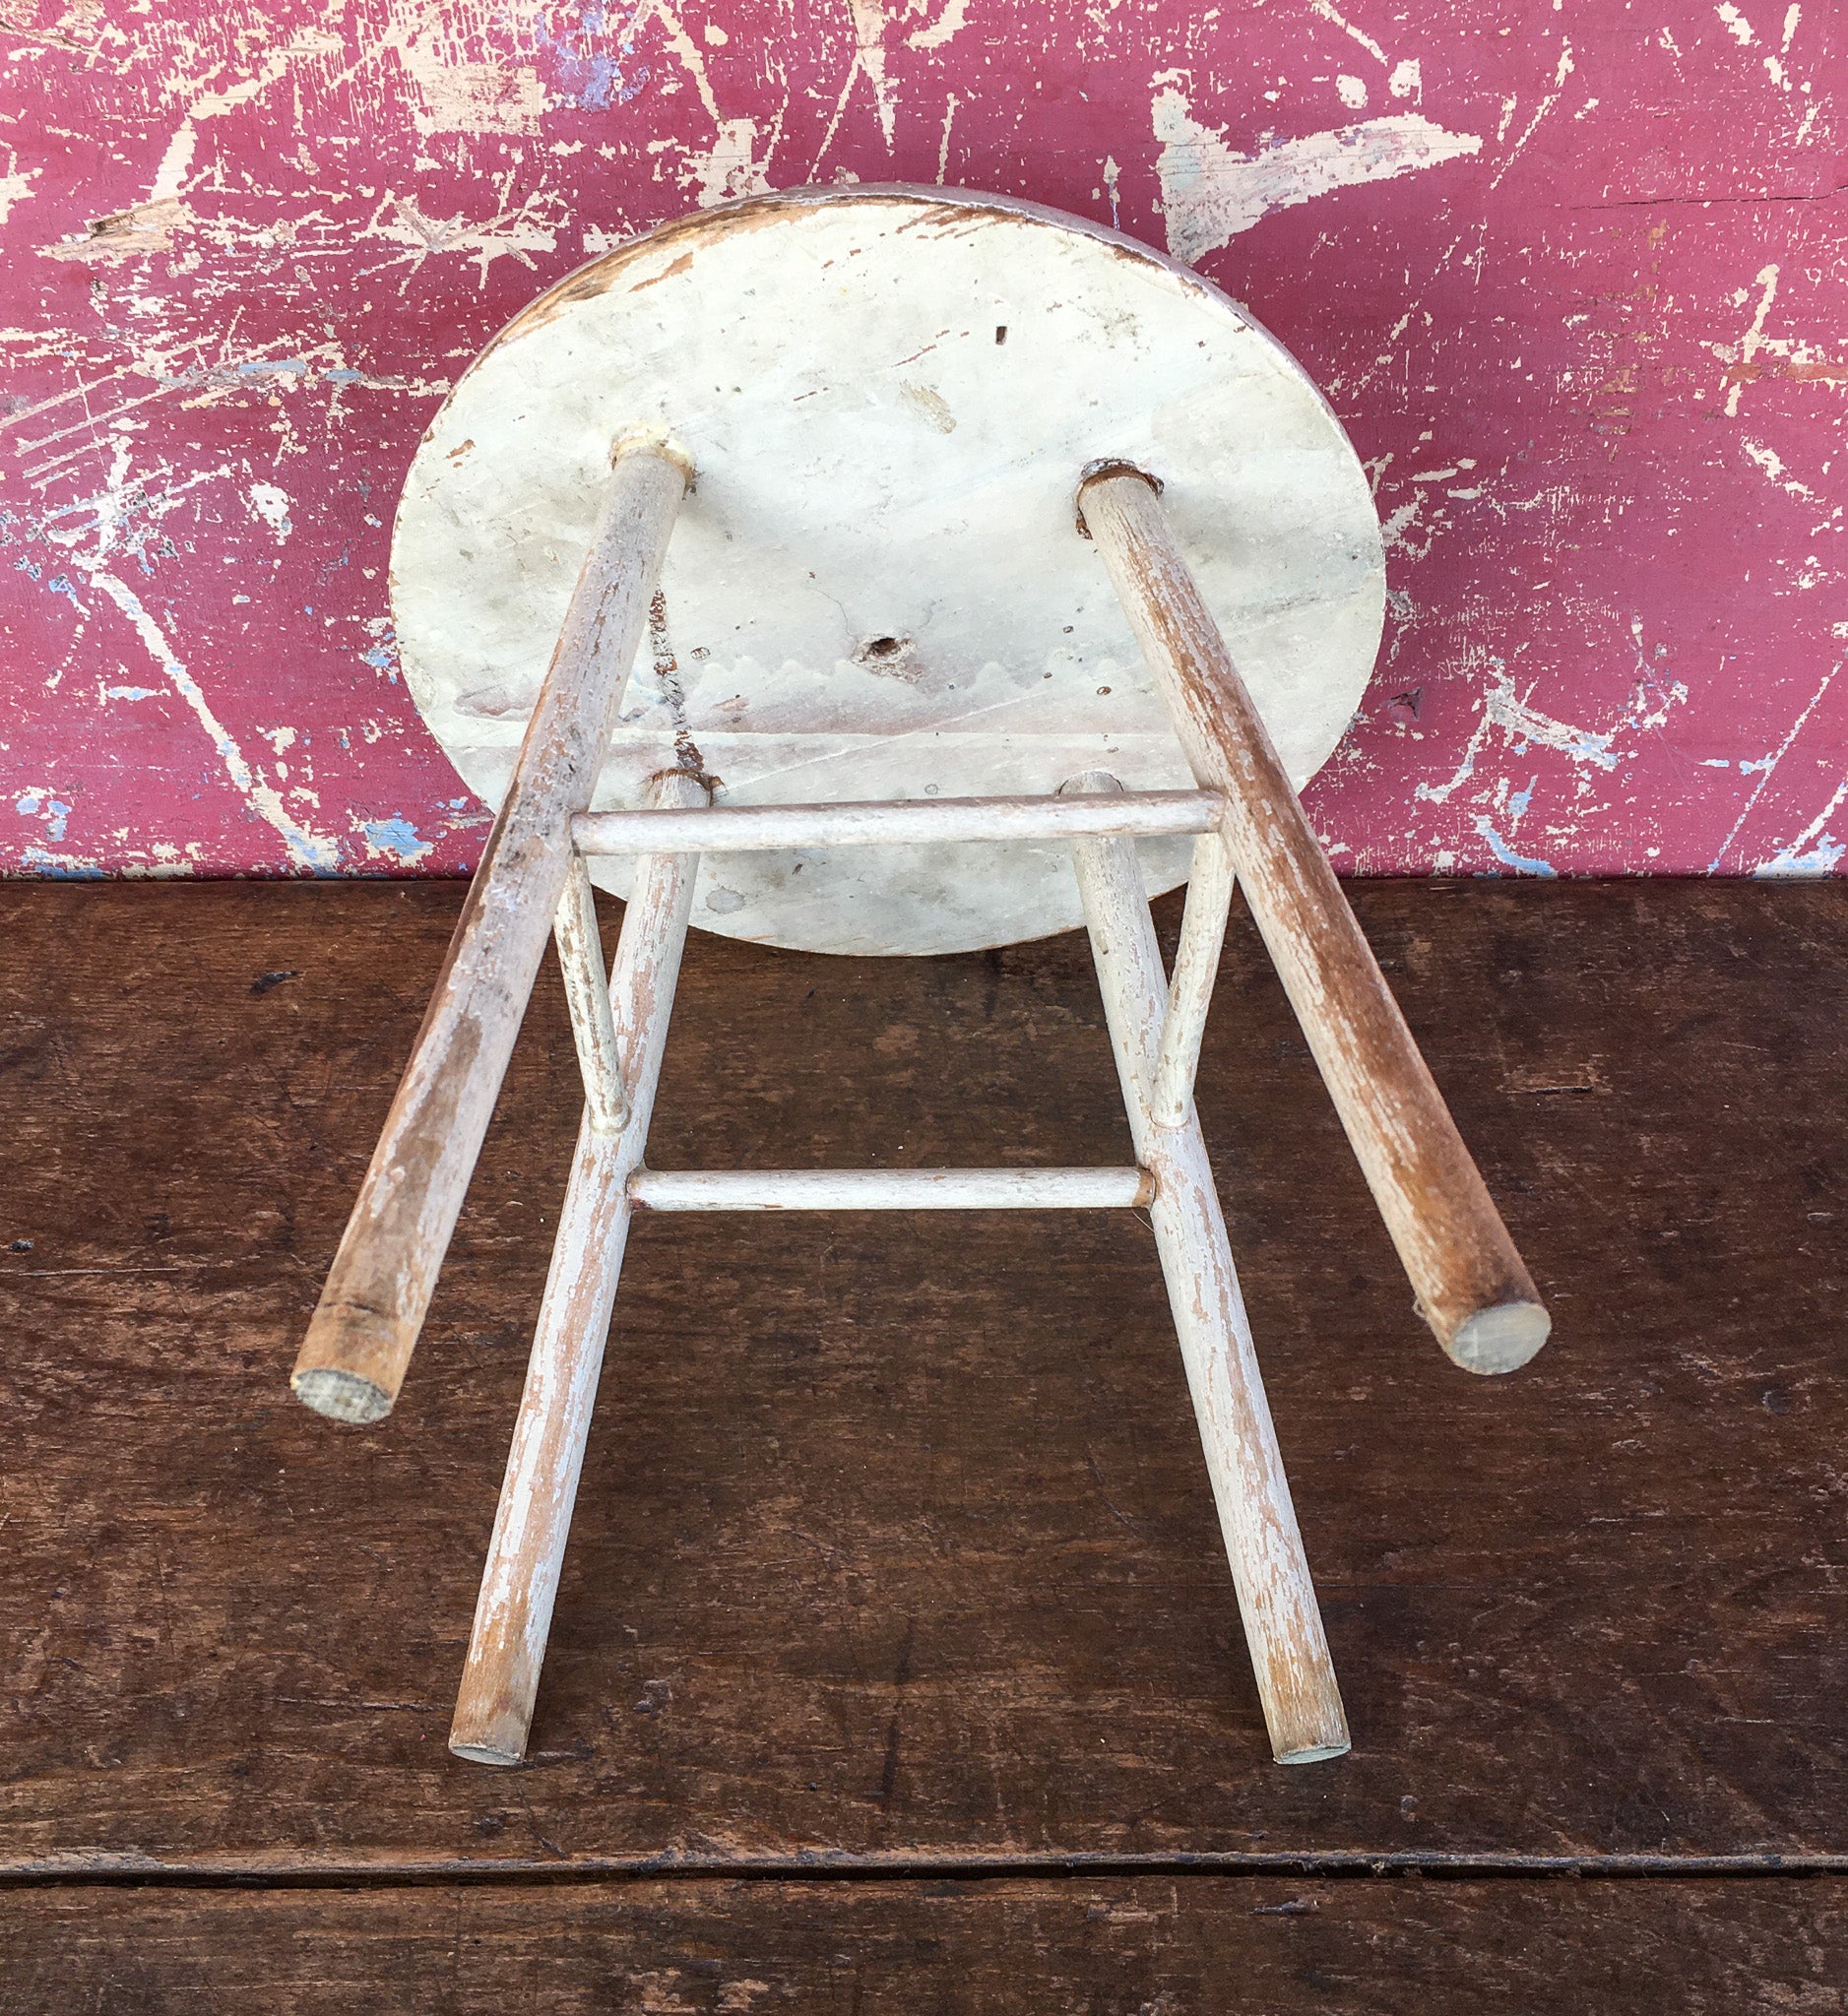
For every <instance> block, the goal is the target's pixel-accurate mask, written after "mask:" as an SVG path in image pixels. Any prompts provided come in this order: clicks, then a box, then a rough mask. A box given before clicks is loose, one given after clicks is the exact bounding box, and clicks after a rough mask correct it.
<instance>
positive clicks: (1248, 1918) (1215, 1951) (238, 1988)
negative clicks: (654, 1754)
mask: <svg viewBox="0 0 1848 2016" xmlns="http://www.w3.org/2000/svg"><path fill="white" fill-rule="evenodd" d="M1844 1888H1845V1886H1844V1885H1843V1884H1842V1883H1841V1882H1840V1881H1814V1882H1809V1883H1800V1882H1794V1881H1791V1882H1770V1883H1763V1882H1755V1881H1748V1882H1726V1881H1718V1882H1711V1881H1710V1882H1691V1881H1668V1882H1650V1883H1624V1882H1588V1883H1578V1882H1571V1881H1554V1882H1541V1883H1524V1882H1505V1881H1498V1882H1490V1883H1452V1882H1437V1883H1434V1882H1423V1881H1419V1880H1417V1879H1415V1878H1414V1879H1404V1880H1398V1881H1392V1880H1388V1881H1368V1880H1361V1881H1356V1882H1335V1883H1329V1882H1325V1881H1316V1880H1314V1879H1312V1878H1308V1879H1305V1878H1301V1877H1299V1878H1296V1879H1278V1878H1275V1877H1269V1878H1260V1879H1250V1880H1238V1879H1230V1880H1229V1879H1226V1878H1215V1877H1188V1878H1184V1879H1179V1880H1176V1879H1170V1878H1163V1877H1142V1878H1139V1879H1136V1880H1133V1881H1123V1880H1115V1881H1095V1880H1085V1879H1079V1880H1068V1881H1028V1882H1007V1883H1000V1884H991V1883H965V1882H936V1883H831V1884H830V1883H770V1882H766V1883H755V1882H752V1883H730V1882H719V1883H703V1884H693V1883H685V1882H681V1883H662V1882H637V1883H619V1884H614V1885H601V1884H600V1885H594V1886H579V1885H575V1884H574V1885H566V1886H562V1887H560V1886H550V1885H546V1886H537V1887H536V1886H509V1885H501V1884H492V1885H468V1886H464V1887H460V1888H449V1889H436V1888H428V1889H425V1888H415V1889H393V1890H383V1891H371V1892H363V1893H354V1892H340V1891H322V1890H306V1891H304V1890H292V1891H289V1890H285V1891H271V1892H268V1893H251V1892H239V1891H207V1892H198V1891H173V1890H141V1891H108V1890H101V1891H98V1890H88V1891H87V1890H81V1889H79V1890H70V1889H48V1890H36V1891H25V1892H20V1893H17V1894H15V1895H13V1896H11V1897H9V1898H7V1899H6V1900H5V1902H4V1905H3V1906H0V1910H3V1911H4V1915H5V1918H6V1922H7V1929H8V1965H7V1968H6V1970H5V1972H4V1973H3V1974H0V2016H14V2012H17V2016H41V2012H43V2011H45V2010H47V2009H79V2008H82V2009H92V2008H96V2009H106V2010H108V2011H109V2012H111V2016H166V2012H168V2011H171V2012H173V2016H181V2012H184V2016H192V2012H194V2011H196V2010H199V2009H203V2008H210V2009H212V2010H215V2011H239V2010H253V2011H255V2010H260V2011H262V2012H263V2016H350V2012H351V2011H353V2010H355V2009H375V2008H376V2009H390V2010H392V2011H393V2012H394V2016H478V2012H479V2016H500V2012H502V2011H505V2010H508V2009H517V2010H519V2011H521V2012H523V2016H524V2012H534V2016H539V2012H544V2016H573V2012H576V2011H580V2010H581V2011H585V2012H589V2011H593V2010H595V2011H600V2012H601V2011H604V2010H608V2009H624V2010H630V2009H633V2010H637V2011H645V2012H656V2016H709V2012H710V2016H774V2012H776V2011H779V2010H791V2011H800V2012H802V2016H833V2012H839V2016H850V2012H851V2016H883V2012H891V2016H914V2012H916V2011H917V2010H919V2009H928V2010H930V2011H933V2012H937V2016H963V2012H974V2011H977V2010H981V2011H985V2012H1001V2016H1005V2012H1011V2011H1021V2012H1023V2016H1024V2012H1026V2011H1034V2012H1036V2016H1037V2012H1042V2011H1046V2010H1066V2009H1073V2010H1076V2009H1085V2010H1092V2009H1095V2010H1102V2011H1111V2012H1116V2011H1121V2012H1124V2016H1130V2012H1141V2016H1217V2012H1219V2011H1222V2010H1226V2009H1256V2010H1263V2011H1265V2012H1266V2016H1297V2012H1302V2016H1349V2012H1352V2016H1362V2012H1365V2016H1451V2012H1460V2011H1474V2010H1478V2009H1482V2008H1493V2009H1497V2010H1505V2011H1507V2012H1509V2016H1533V2012H1541V2011H1553V2010H1567V2009H1569V2010H1583V2011H1591V2012H1595V2016H1662V2012H1663V2011H1664V2010H1671V2009H1672V2010H1675V2011H1677V2012H1678V2016H1761V2012H1762V2016H1771V2012H1775V2016H1837V2012H1840V2011H1841V2010H1843V2009H1845V2008H1848V1991H1844V1989H1843V1986H1842V1984H1843V1982H1844V1980H1848V1898H1845V1896H1844Z"/></svg>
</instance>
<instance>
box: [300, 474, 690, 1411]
mask: <svg viewBox="0 0 1848 2016" xmlns="http://www.w3.org/2000/svg"><path fill="white" fill-rule="evenodd" d="M686 481H687V475H686V471H685V469H684V468H683V467H682V465H681V464H680V463H678V462H677V461H675V460H674V459H673V458H672V457H671V456H670V455H669V454H668V453H667V452H666V451H665V450H655V449H652V448H636V449H632V450H626V451H624V452H623V453H622V454H620V455H618V457H617V458H616V463H615V467H614V471H613V473H612V474H611V476H610V482H609V490H608V494H607V496H606V497H605V502H604V510H603V515H602V517H601V519H600V520H599V523H598V527H597V533H596V536H595V537H594V539H593V540H592V543H591V550H590V552H589V554H588V555H587V556H586V558H585V561H584V568H583V572H582V573H581V574H580V575H579V577H578V583H577V587H576V589H575V590H574V591H573V593H572V597H571V605H570V608H569V610H568V611H567V612H566V615H565V621H564V628H563V629H562V630H561V631H560V632H559V635H558V645H557V649H556V650H555V651H554V652H553V654H552V662H551V668H550V670H549V671H548V672H547V673H546V675H545V683H544V685H543V686H542V688H541V690H540V696H539V700H538V702H537V703H536V705H535V706H534V709H533V718H532V720H531V721H530V722H529V723H528V725H527V731H526V740H525V741H524V742H523V743H522V744H521V748H520V756H519V761H518V762H517V763H516V764H515V765H514V771H513V778H512V781H511V782H510V783H509V785H508V787H507V794H506V796H505V797H504V798H503V799H502V800H501V806H500V812H499V815H498V817H496V819H495V821H494V825H493V830H492V831H491V832H490V833H489V834H488V837H487V846H486V848H485V850H484V851H483V852H482V854H481V863H480V866H479V867H478V868H477V869H476V871H475V880H474V882H473V883H471V884H470V887H469V900H468V902H467V903H466V904H464V905H463V910H462V916H461V918H460V919H459V921H458V922H457V925H456V932H455V936H454V937H453V938H452V939H451V940H450V944H449V957H448V958H447V960H445V962H444V964H443V971H442V975H441V977H440V978H439V979H438V980H437V983H436V991H435V993H434V994H433V995H432V996H431V997H430V1005H429V1010H428V1012H427V1013H426V1014H425V1016H424V1018H423V1027H422V1028H421V1029H420V1030H418V1032H417V1040H416V1044H415V1047H414V1049H413V1050H412V1053H411V1061H410V1063H408V1064H407V1065H406V1066H405V1075H404V1078H403V1080H402V1081H401V1082H400V1084H399V1087H398V1096H397V1098H396V1099H394V1100H393V1101H392V1104H391V1110H390V1112H388V1113H387V1114H386V1116H385V1125H384V1128H383V1130H382V1131H381V1132H380V1135H379V1140H378V1146H377V1147H376V1148H375V1149H374V1150H373V1152H372V1162H371V1165H370V1166H369V1167H368V1168H367V1170H366V1173H365V1180H364V1181H363V1182H362V1183H361V1185H360V1187H359V1196H358V1200H357V1201H356V1202H355V1203H354V1205H353V1208H352V1216H351V1217H350V1219H349V1220H348V1222H347V1229H346V1231H345V1233H344V1234H343V1235H342V1237H341V1242H340V1248H339V1251H338V1252H336V1253H335V1255H334V1264H333V1266H332V1267H331V1268H330V1269H329V1270H328V1277H327V1285H326V1286H325V1287H324V1288H323V1289H322V1291H321V1299H320V1302H319V1304H318V1305H317V1307H316V1309H315V1312H314V1315H313V1318H312V1319H311V1320H310V1322H309V1324H308V1334H307V1336H306V1337H305V1338H304V1339H303V1341H302V1346H301V1351H300V1354H299V1355H298V1356H297V1357H296V1360H295V1370H294V1374H293V1377H292V1380H291V1384H292V1385H293V1387H294V1391H295V1396H296V1398H297V1399H298V1400H300V1401H301V1402H302V1404H303V1405H304V1406H306V1407H310V1408H312V1409H313V1410H314V1411H315V1412H316V1413H317V1414H324V1415H328V1416H331V1417H332V1418H334V1419H335V1420H343V1421H375V1420H379V1419H381V1418H383V1417H384V1416H386V1415H388V1414H389V1413H390V1412H391V1410H392V1404H393V1402H394V1401H395V1400H396V1399H397V1398H398V1389H399V1387H400V1386H401V1385H403V1383H404V1377H405V1369H406V1367H407V1366H408V1365H409V1364H410V1362H411V1354H412V1352H413V1350H414V1348H415V1345H416V1341H417V1332H418V1331H419V1330H420V1329H421V1328H422V1327H423V1316H424V1312H425V1310H426V1309H428V1307H429V1305H430V1295H431V1293H432V1292H433V1291H434V1289H435V1287H436V1276H437V1273H438V1271H439V1270H440V1268H441V1267H442V1264H443V1255H444V1253H445V1252H446V1251H447V1250H448V1248H449V1236H450V1233H451V1232H452V1231H454V1229H455V1226H456V1216H457V1214H458V1213H459V1212H460V1211H461V1209H462V1199H463V1193H464V1192H465V1191H466V1190H467V1189H468V1187H469V1177H470V1176H471V1175H472V1174H473V1173H474V1169H475V1159H476V1157H477V1156H478V1155H479V1154H480V1152H481V1141H482V1138H483V1136H485V1134H486V1132H487V1123H488V1119H489V1117H490V1116H491V1114H492V1113H493V1110H494V1101H495V1099H496V1097H497V1096H498V1094H499V1092H500V1081H501V1079H502V1077H503V1076H504V1075H505V1073H506V1069H507V1060H508V1058H509V1057H511V1056H512V1054H513V1044H514V1039H515V1037H517V1036H518V1035H519V1032H520V1022H521V1019H522V1017H523V1016H524V1015H525V1014H526V1004H527V997H528V996H529V995H530V994H531V993H532V991H533V981H534V978H535V977H536V976H537V975H538V973H539V965H540V960H541V959H542V957H543V955H544V951H545V938H546V934H547V933H548V932H549V931H550V929H551V927H552V914H553V911H554V908H555V906H556V904H557V902H558V898H559V895H560V894H561V892H562V891H563V889H564V886H565V881H566V877H567V874H568V872H569V869H570V862H571V839H570V821H571V818H572V816H573V814H575V813H578V812H582V811H583V810H584V809H585V808H586V806H588V805H589V803H590V799H591V791H592V788H593V787H594V786H595V785H596V783H597V774H598V772H599V771H600V770H602V768H603V764H604V755H605V751H606V750H607V748H608V746H609V736H610V731H611V729H612V728H613V727H614V725H615V720H616V716H617V714H618V712H619V711H620V709H621V704H622V693H623V688H624V685H625V684H626V682H627V680H628V676H629V665H630V662H631V661H632V660H633V659H634V657H635V647H636V644H637V641H638V640H639V639H640V637H641V634H642V630H643V627H644V626H645V624H646V623H647V620H648V606H649V598H650V597H651V596H652V595H653V593H654V589H655V582H656V579H657V577H658V576H659V575H660V572H661V563H662V558H663V555H664V554H665V553H666V551H667V546H668V535H669V531H670V530H671V528H672V525H673V520H674V514H675V512H676V511H677V510H678V508H679V504H680V498H681V494H682V492H683V491H684V490H685V488H686Z"/></svg>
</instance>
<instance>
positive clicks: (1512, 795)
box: [1508, 777, 1540, 826]
mask: <svg viewBox="0 0 1848 2016" xmlns="http://www.w3.org/2000/svg"><path fill="white" fill-rule="evenodd" d="M1539 782H1540V780H1539V779H1538V778H1537V777H1530V778H1529V779H1528V780H1527V788H1526V789H1525V790H1524V791H1510V792H1509V793H1508V810H1509V811H1510V812H1512V813H1513V814H1514V823H1515V824H1516V825H1517V826H1518V825H1519V824H1520V822H1521V821H1522V820H1523V819H1525V818H1526V817H1527V808H1528V806H1529V805H1531V804H1532V803H1533V802H1534V786H1535V785H1537V784H1538V783H1539Z"/></svg>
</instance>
